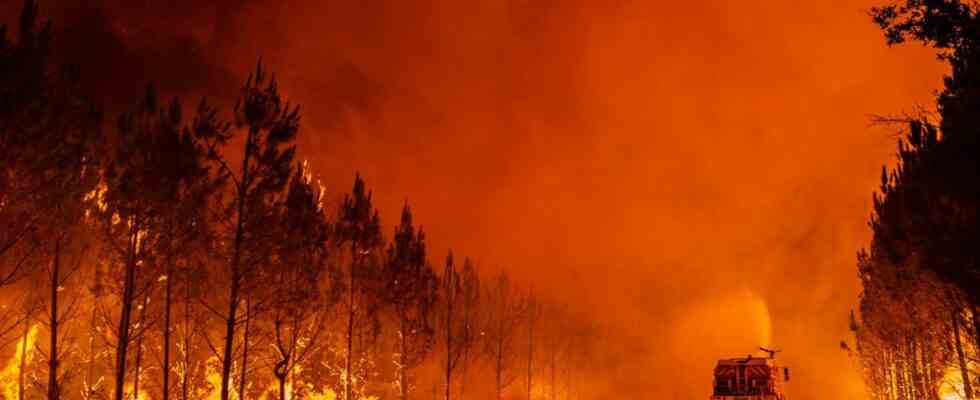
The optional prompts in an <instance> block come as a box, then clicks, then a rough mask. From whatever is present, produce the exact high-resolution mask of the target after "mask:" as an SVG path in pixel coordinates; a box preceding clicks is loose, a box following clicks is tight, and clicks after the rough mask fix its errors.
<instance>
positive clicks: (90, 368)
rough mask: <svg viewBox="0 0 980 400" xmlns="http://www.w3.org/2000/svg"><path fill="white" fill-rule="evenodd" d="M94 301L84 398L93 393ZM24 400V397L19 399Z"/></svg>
mask: <svg viewBox="0 0 980 400" xmlns="http://www.w3.org/2000/svg"><path fill="white" fill-rule="evenodd" d="M96 302H97V301H93V302H92V319H91V320H89V331H88V374H87V375H86V377H85V390H86V392H85V398H86V399H87V398H89V397H91V396H92V395H93V394H95V393H94V391H93V390H91V386H89V385H91V384H92V382H93V381H94V380H95V358H96V355H95V354H96V353H95V336H96V335H97V334H98V329H97V327H96V320H97V318H98V317H99V314H98V307H96ZM20 400H24V399H20Z"/></svg>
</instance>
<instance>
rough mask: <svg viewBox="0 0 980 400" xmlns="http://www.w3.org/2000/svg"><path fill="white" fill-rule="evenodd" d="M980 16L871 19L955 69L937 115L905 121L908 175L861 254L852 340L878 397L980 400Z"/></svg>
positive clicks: (942, 10) (881, 201)
mask: <svg viewBox="0 0 980 400" xmlns="http://www.w3.org/2000/svg"><path fill="white" fill-rule="evenodd" d="M978 11H980V10H978V7H977V3H975V2H960V1H958V0H946V1H921V0H906V1H905V2H902V3H897V4H892V5H888V6H884V7H878V8H874V9H873V10H872V16H873V18H874V21H875V22H876V23H877V24H878V25H879V26H880V27H881V28H882V30H883V31H884V32H885V37H886V39H887V41H888V43H889V44H897V43H901V42H904V41H906V40H915V41H918V42H921V43H924V44H925V45H927V46H930V47H932V48H934V49H936V50H937V52H938V55H939V58H940V59H941V60H943V61H945V62H947V63H948V64H949V66H950V74H949V75H948V76H946V77H945V79H944V87H943V89H942V91H941V92H940V93H939V94H938V96H937V111H938V112H937V113H936V114H935V115H921V116H914V117H912V118H903V119H899V120H901V123H902V124H903V125H904V126H905V132H904V134H903V138H902V139H900V140H899V142H898V160H897V165H895V166H894V167H893V168H883V170H882V176H881V187H880V190H879V191H878V192H877V193H875V194H874V202H873V203H874V208H873V212H872V215H871V220H870V226H871V228H872V233H873V237H872V240H871V243H870V245H869V246H868V247H867V249H864V250H862V251H860V252H859V253H858V270H859V276H860V279H861V283H862V286H863V290H862V293H861V298H860V315H859V317H858V316H855V315H852V316H851V330H852V331H853V332H854V334H855V337H856V354H857V356H858V358H859V360H860V364H861V366H862V368H863V371H864V374H865V381H866V383H867V387H868V389H869V392H870V395H871V397H872V398H874V399H881V400H898V399H902V400H904V399H940V398H942V399H944V400H946V399H957V398H965V399H975V398H978V396H980V391H978V390H980V380H978V379H980V269H978V267H977V251H978V250H980V243H978V236H977V195H978V190H980V186H978V183H980V179H978V176H977V170H978V165H977V159H978V158H977V157H978V155H980V153H978V151H977V150H978V148H977V136H978V133H980V102H978V99H980V56H978V54H980V53H978V48H977V46H978V39H980V23H978V19H977V17H978ZM891 121H892V122H894V121H896V119H892V120H891ZM841 345H842V347H843V348H845V349H846V350H848V351H850V350H851V349H850V346H849V345H848V344H847V343H846V342H842V343H841Z"/></svg>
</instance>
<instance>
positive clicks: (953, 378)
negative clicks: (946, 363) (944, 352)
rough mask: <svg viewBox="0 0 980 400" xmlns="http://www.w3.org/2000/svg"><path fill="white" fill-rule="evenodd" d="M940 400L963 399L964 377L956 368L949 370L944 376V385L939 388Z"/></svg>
mask: <svg viewBox="0 0 980 400" xmlns="http://www.w3.org/2000/svg"><path fill="white" fill-rule="evenodd" d="M939 398H940V399H941V400H960V399H963V398H964V397H963V375H962V374H961V373H960V371H959V370H958V369H956V368H948V369H946V372H945V373H944V374H943V380H942V384H940V386H939Z"/></svg>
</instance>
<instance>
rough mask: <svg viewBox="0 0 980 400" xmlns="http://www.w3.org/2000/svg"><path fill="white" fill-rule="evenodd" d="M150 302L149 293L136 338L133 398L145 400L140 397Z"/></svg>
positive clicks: (145, 297) (146, 296) (144, 302)
mask: <svg viewBox="0 0 980 400" xmlns="http://www.w3.org/2000/svg"><path fill="white" fill-rule="evenodd" d="M149 303H150V294H149V293H147V294H146V295H145V296H143V306H142V307H140V323H139V326H140V329H141V331H140V334H139V336H138V337H137V338H136V365H135V367H136V369H135V371H134V372H135V375H134V376H133V398H134V399H137V400H143V399H141V398H140V375H141V374H142V373H141V371H142V368H143V336H145V334H146V329H145V328H144V325H145V324H146V308H147V307H148V306H149Z"/></svg>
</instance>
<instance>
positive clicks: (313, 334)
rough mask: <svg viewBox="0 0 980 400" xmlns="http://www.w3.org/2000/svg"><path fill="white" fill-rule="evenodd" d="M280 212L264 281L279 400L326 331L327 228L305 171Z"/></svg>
mask: <svg viewBox="0 0 980 400" xmlns="http://www.w3.org/2000/svg"><path fill="white" fill-rule="evenodd" d="M297 170H298V171H300V172H301V173H299V174H295V175H294V176H293V179H292V181H291V182H290V185H289V190H288V191H287V195H286V198H285V200H284V202H283V203H284V204H282V205H281V206H280V207H279V208H280V217H279V218H280V223H279V226H281V227H284V228H285V229H286V232H284V233H283V235H284V239H285V240H283V241H282V242H280V243H279V246H278V249H277V254H276V258H275V261H276V262H275V263H274V266H273V268H271V269H270V271H269V273H268V275H267V276H266V277H265V279H263V280H264V281H265V282H267V283H268V284H269V286H270V288H271V292H272V293H271V298H270V299H269V301H268V308H269V310H268V313H269V314H270V315H271V319H272V320H271V321H270V322H271V324H272V328H271V329H272V334H273V337H274V339H273V343H272V346H273V348H274V349H275V351H274V358H273V368H272V372H273V375H274V376H275V378H276V380H277V381H278V386H279V387H278V393H279V399H280V400H285V399H286V398H287V397H286V396H287V393H286V392H287V387H286V380H287V379H288V378H289V377H290V376H291V374H292V373H293V371H294V370H295V369H296V368H297V366H298V365H299V364H300V363H301V362H303V361H304V360H305V359H306V357H307V355H309V354H311V352H312V350H313V349H314V348H315V344H316V341H317V339H318V338H319V337H320V335H321V333H322V331H323V329H324V320H325V319H326V315H327V314H326V312H325V308H326V305H327V304H324V303H325V301H324V300H325V299H324V298H323V295H322V293H321V291H320V286H319V283H320V281H321V279H322V276H323V275H325V274H324V272H325V269H326V267H327V240H328V235H329V232H330V226H329V224H328V223H327V220H326V215H325V214H324V210H323V203H322V195H323V194H322V192H321V191H320V189H318V188H316V187H314V186H313V182H312V177H311V175H310V172H309V170H308V168H304V167H302V166H301V167H300V168H297Z"/></svg>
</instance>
